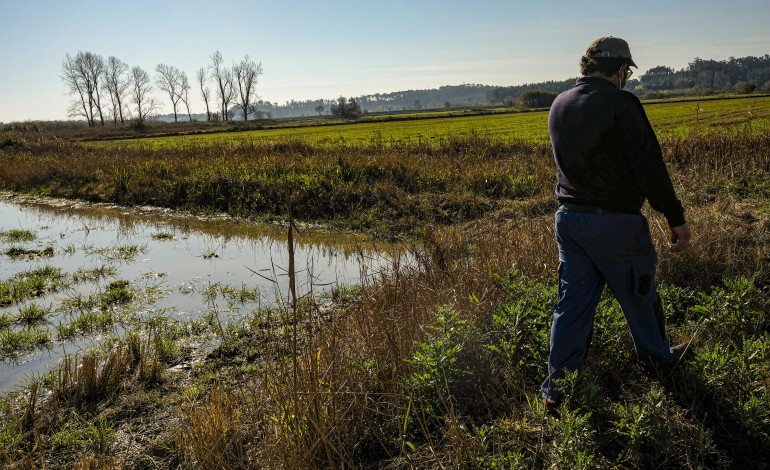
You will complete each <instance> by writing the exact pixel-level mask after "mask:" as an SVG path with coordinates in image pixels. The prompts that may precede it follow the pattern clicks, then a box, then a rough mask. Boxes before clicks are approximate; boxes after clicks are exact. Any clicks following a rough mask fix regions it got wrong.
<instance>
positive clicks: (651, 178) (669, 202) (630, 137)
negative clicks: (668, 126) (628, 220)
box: [616, 92, 685, 227]
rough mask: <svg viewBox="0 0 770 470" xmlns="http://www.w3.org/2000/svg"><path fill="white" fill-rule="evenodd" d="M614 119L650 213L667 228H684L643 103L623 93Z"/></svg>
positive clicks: (682, 214)
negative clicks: (658, 216) (659, 215)
mask: <svg viewBox="0 0 770 470" xmlns="http://www.w3.org/2000/svg"><path fill="white" fill-rule="evenodd" d="M616 119H618V121H619V124H620V130H621V132H620V135H621V140H622V145H623V151H624V154H625V157H626V161H627V162H628V165H629V167H630V170H631V174H632V175H633V177H634V179H635V180H636V183H637V184H638V185H639V187H640V188H641V190H642V194H643V195H644V197H645V198H647V200H648V201H649V203H650V206H652V208H653V209H655V210H656V211H658V212H661V213H663V215H665V217H666V220H667V221H668V225H669V226H670V227H676V226H679V225H682V224H684V223H685V217H684V209H683V208H682V203H681V202H680V201H679V199H677V197H676V193H675V191H674V186H673V184H672V183H671V177H670V176H669V174H668V169H667V168H666V164H665V163H664V162H663V152H662V151H661V149H660V144H659V143H658V139H657V137H656V136H655V132H654V131H653V130H652V126H651V125H650V121H649V120H648V119H647V115H646V114H645V112H644V108H643V107H642V103H641V102H640V101H639V99H638V98H637V97H636V96H634V95H632V94H631V93H625V92H624V93H623V94H622V96H621V100H620V105H619V106H618V112H617V115H616Z"/></svg>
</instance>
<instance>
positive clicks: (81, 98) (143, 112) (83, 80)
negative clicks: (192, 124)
mask: <svg viewBox="0 0 770 470" xmlns="http://www.w3.org/2000/svg"><path fill="white" fill-rule="evenodd" d="M209 59H210V62H209V64H208V66H207V67H201V68H200V69H198V71H197V73H196V78H197V85H198V86H199V88H200V93H201V97H202V98H203V101H204V103H205V105H206V118H207V120H212V119H214V118H215V117H216V116H222V119H224V120H228V119H229V116H230V113H229V110H230V106H231V104H232V103H235V104H237V105H238V106H239V107H240V108H241V110H242V112H243V120H244V121H246V120H248V118H249V115H256V114H257V110H256V108H257V100H258V97H257V94H256V87H257V79H258V77H259V76H260V75H261V74H262V64H261V63H255V62H254V61H253V60H252V59H251V58H249V56H248V55H246V56H244V58H243V59H242V60H241V61H240V62H238V63H234V64H233V65H232V67H227V66H226V65H224V59H223V57H222V53H221V52H219V51H216V52H214V53H213V54H212V55H211V56H210V57H209ZM60 77H61V79H62V80H63V81H64V83H65V84H66V85H67V88H68V90H69V93H70V95H71V96H72V103H71V104H70V107H69V110H68V114H69V116H71V117H82V118H85V120H86V121H87V122H88V125H89V126H91V127H93V126H96V125H97V123H100V124H101V125H102V126H103V125H104V123H105V120H107V121H109V120H112V121H113V122H114V123H116V124H117V123H120V124H124V123H125V121H126V120H127V119H132V118H133V119H136V120H137V121H138V122H144V120H145V119H146V118H147V116H149V115H150V113H152V112H153V111H156V110H157V109H158V107H159V105H160V103H159V102H158V101H157V100H156V99H155V98H153V96H152V92H153V90H154V89H153V83H152V79H151V78H150V75H149V74H148V73H147V72H146V71H144V70H143V69H142V68H141V67H138V66H134V67H131V68H129V66H128V64H126V63H125V62H123V61H121V60H120V59H118V58H117V57H114V56H110V57H109V58H108V59H107V60H106V61H105V60H104V58H103V57H102V56H100V55H98V54H94V53H92V52H78V53H77V54H76V55H75V56H74V57H73V56H70V55H69V54H67V56H66V58H65V59H64V61H63V62H62V72H61V75H60ZM212 81H213V83H214V85H215V87H216V102H213V101H214V100H213V98H214V95H212V93H211V89H210V88H209V84H210V83H211V82H212ZM155 84H156V85H157V86H158V89H159V90H160V91H163V92H165V94H166V95H168V99H169V101H170V103H171V107H172V109H173V114H174V121H175V122H176V121H177V120H178V116H179V111H180V106H181V105H184V107H185V109H186V111H187V117H188V119H190V120H192V113H191V111H190V91H191V90H192V87H191V85H190V81H189V80H188V78H187V74H186V73H185V72H184V71H182V70H179V69H178V68H176V67H174V66H173V65H167V64H158V65H157V67H155ZM211 105H215V107H216V108H219V111H218V112H216V113H214V112H212V111H211Z"/></svg>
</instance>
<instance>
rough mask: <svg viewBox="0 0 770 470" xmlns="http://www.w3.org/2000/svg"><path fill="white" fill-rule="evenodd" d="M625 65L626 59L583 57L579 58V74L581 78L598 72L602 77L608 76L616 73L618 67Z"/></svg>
mask: <svg viewBox="0 0 770 470" xmlns="http://www.w3.org/2000/svg"><path fill="white" fill-rule="evenodd" d="M627 64H628V59H623V58H611V57H596V58H595V57H590V56H588V55H584V56H583V57H581V58H580V73H582V74H583V76H586V75H591V74H592V73H595V72H599V73H600V74H602V75H606V76H610V75H613V74H614V73H615V72H617V71H618V69H620V67H622V66H623V65H627Z"/></svg>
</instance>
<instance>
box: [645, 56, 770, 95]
mask: <svg viewBox="0 0 770 470" xmlns="http://www.w3.org/2000/svg"><path fill="white" fill-rule="evenodd" d="M639 85H640V87H638V88H639V89H640V90H654V91H659V90H678V89H679V90H681V89H692V88H700V89H702V90H713V91H738V92H751V91H754V90H755V89H762V90H767V91H770V55H767V54H765V55H764V56H763V57H752V56H749V57H741V58H738V59H736V58H735V57H730V58H729V59H727V60H704V59H699V58H696V59H695V60H693V61H692V62H690V63H689V64H688V65H687V67H685V68H683V69H681V70H674V69H673V68H671V67H667V66H664V65H659V66H657V67H653V68H651V69H649V70H648V71H647V72H646V73H645V74H644V75H642V76H641V77H639Z"/></svg>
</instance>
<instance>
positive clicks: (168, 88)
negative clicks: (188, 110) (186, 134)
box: [155, 64, 182, 122]
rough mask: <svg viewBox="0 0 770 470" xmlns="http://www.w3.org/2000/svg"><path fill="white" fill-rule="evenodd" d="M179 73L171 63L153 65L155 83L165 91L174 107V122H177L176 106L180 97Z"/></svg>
mask: <svg viewBox="0 0 770 470" xmlns="http://www.w3.org/2000/svg"><path fill="white" fill-rule="evenodd" d="M181 74H182V72H180V71H179V69H178V68H176V67H174V66H173V65H166V64H158V66H157V67H155V83H157V84H158V88H160V89H161V90H163V91H165V92H166V93H167V94H168V97H169V99H170V100H171V106H172V107H173V108H174V122H177V106H178V105H179V99H180V93H179V90H180V87H181V83H180V81H181Z"/></svg>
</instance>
